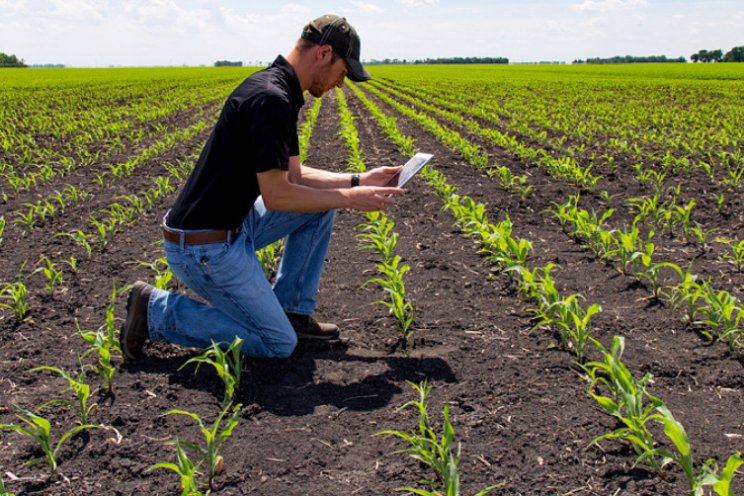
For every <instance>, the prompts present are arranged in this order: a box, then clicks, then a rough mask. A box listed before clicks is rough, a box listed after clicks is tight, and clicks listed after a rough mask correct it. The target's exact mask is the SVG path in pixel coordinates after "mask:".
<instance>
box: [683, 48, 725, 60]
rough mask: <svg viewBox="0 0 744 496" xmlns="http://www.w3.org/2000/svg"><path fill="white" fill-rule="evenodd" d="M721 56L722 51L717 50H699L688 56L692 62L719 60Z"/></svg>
mask: <svg viewBox="0 0 744 496" xmlns="http://www.w3.org/2000/svg"><path fill="white" fill-rule="evenodd" d="M722 58H723V51H721V50H720V49H718V50H700V51H698V53H694V54H692V55H691V56H690V60H692V61H693V62H720V61H721V59H722Z"/></svg>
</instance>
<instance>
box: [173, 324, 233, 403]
mask: <svg viewBox="0 0 744 496" xmlns="http://www.w3.org/2000/svg"><path fill="white" fill-rule="evenodd" d="M222 346H223V344H222V343H215V342H214V341H212V346H210V347H209V348H207V350H206V351H205V352H204V353H202V354H201V355H199V356H196V357H194V358H190V359H189V360H187V361H186V363H184V364H183V365H181V366H180V367H179V368H178V370H181V369H182V368H184V367H186V366H187V365H189V364H192V363H195V364H196V368H195V369H194V373H197V372H198V371H199V367H200V366H201V365H202V364H207V365H210V366H212V368H213V369H214V371H215V372H216V373H217V375H218V376H219V378H220V379H221V380H222V383H223V384H224V386H225V395H224V397H223V398H222V402H223V403H224V404H229V403H230V402H232V400H233V398H234V397H235V393H236V392H237V391H238V390H239V389H240V376H241V374H242V372H243V355H242V354H241V352H240V347H241V346H243V340H242V339H241V338H239V337H237V336H235V339H233V341H232V343H230V344H229V345H226V346H225V347H226V349H225V350H223V349H222Z"/></svg>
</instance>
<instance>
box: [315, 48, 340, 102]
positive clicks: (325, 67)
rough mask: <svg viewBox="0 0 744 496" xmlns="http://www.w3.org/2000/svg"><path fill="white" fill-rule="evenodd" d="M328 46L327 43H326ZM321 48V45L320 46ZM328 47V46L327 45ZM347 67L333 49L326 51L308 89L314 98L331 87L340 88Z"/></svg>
mask: <svg viewBox="0 0 744 496" xmlns="http://www.w3.org/2000/svg"><path fill="white" fill-rule="evenodd" d="M326 46H328V45H326ZM320 48H321V49H322V48H323V47H320ZM328 48H330V46H328ZM347 72H348V69H347V67H346V62H345V61H344V59H343V58H342V57H341V56H340V55H337V54H336V53H334V52H333V51H328V52H327V55H326V56H324V58H323V59H322V61H321V63H320V64H319V66H318V70H317V71H316V72H315V76H314V78H313V81H312V83H311V84H310V88H309V89H308V91H309V92H310V94H311V95H313V96H314V97H315V98H320V97H321V96H323V94H325V92H327V91H328V90H330V89H332V88H340V87H341V85H342V84H343V83H344V78H345V77H346V73H347Z"/></svg>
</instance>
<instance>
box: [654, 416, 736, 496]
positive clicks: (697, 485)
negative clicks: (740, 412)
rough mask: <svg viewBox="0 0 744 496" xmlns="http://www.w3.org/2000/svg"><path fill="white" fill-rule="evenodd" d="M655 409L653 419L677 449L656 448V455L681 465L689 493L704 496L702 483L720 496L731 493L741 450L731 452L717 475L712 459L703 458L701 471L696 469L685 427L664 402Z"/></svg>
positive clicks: (665, 460) (715, 465)
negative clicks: (657, 453)
mask: <svg viewBox="0 0 744 496" xmlns="http://www.w3.org/2000/svg"><path fill="white" fill-rule="evenodd" d="M656 411H657V412H658V414H657V415H656V416H655V420H656V421H658V422H659V423H662V424H663V425H664V434H665V435H666V436H667V437H668V438H669V440H670V441H672V444H674V447H675V450H676V451H671V450H667V449H659V450H658V451H659V455H660V456H662V457H663V460H664V462H666V463H670V462H674V463H676V464H678V465H679V466H680V467H682V471H683V472H684V474H685V477H686V478H687V481H688V483H689V484H690V496H703V491H704V487H705V486H711V487H712V488H713V491H715V493H716V494H718V495H719V496H728V495H731V494H732V493H731V491H730V488H731V480H732V479H733V478H734V475H735V473H736V469H737V468H739V467H740V466H741V465H742V459H741V453H740V452H737V453H734V454H733V455H731V456H730V457H729V458H728V460H727V461H726V465H725V466H724V468H723V470H722V472H721V474H720V475H719V474H718V464H717V462H716V460H715V459H713V458H709V459H708V460H706V461H705V463H703V465H702V466H701V468H700V470H699V471H695V464H694V462H693V458H692V450H691V448H690V441H689V438H688V437H687V432H686V431H685V428H684V426H683V425H682V424H681V423H680V422H679V421H678V420H677V419H675V418H674V415H672V412H671V411H669V408H668V407H667V406H666V405H664V404H660V405H658V406H656Z"/></svg>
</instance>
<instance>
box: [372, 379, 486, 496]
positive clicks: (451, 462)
mask: <svg viewBox="0 0 744 496" xmlns="http://www.w3.org/2000/svg"><path fill="white" fill-rule="evenodd" d="M407 382H408V384H409V385H410V386H411V387H413V388H414V389H415V390H416V392H417V393H418V395H419V399H418V400H417V401H409V402H408V403H406V404H404V405H403V406H401V407H400V408H398V411H400V410H403V409H405V408H408V407H415V408H416V410H418V414H419V424H418V432H413V433H408V432H403V431H396V430H385V431H381V432H378V433H376V434H375V436H394V437H397V438H399V439H402V440H403V441H405V442H407V443H408V445H409V447H408V448H406V449H402V450H399V451H396V452H395V453H408V454H409V455H410V456H411V458H413V459H414V460H416V461H418V462H421V463H422V464H424V465H425V466H426V467H428V468H430V469H431V470H432V471H433V472H434V478H433V479H423V480H422V481H421V483H422V484H424V485H425V486H427V487H428V488H429V489H431V491H430V490H428V489H419V488H415V487H410V486H408V487H402V488H399V489H396V490H397V491H408V492H411V493H413V494H418V495H422V496H443V495H447V496H459V494H460V473H459V470H458V465H459V463H460V444H459V443H456V442H455V429H454V427H453V426H452V423H451V422H450V419H449V405H448V404H446V403H445V405H444V413H443V421H442V431H441V436H440V435H439V434H437V432H436V431H435V430H434V428H433V427H432V426H431V420H430V419H429V413H428V407H429V406H428V397H429V393H430V392H431V386H430V385H429V384H428V383H427V382H426V381H424V382H422V383H420V384H415V383H413V382H410V381H407ZM496 487H499V485H495V486H491V487H488V488H486V489H484V490H482V491H479V492H478V493H477V494H476V496H484V495H486V494H488V493H489V492H491V491H492V490H493V489H495V488H496ZM440 491H441V492H440Z"/></svg>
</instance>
